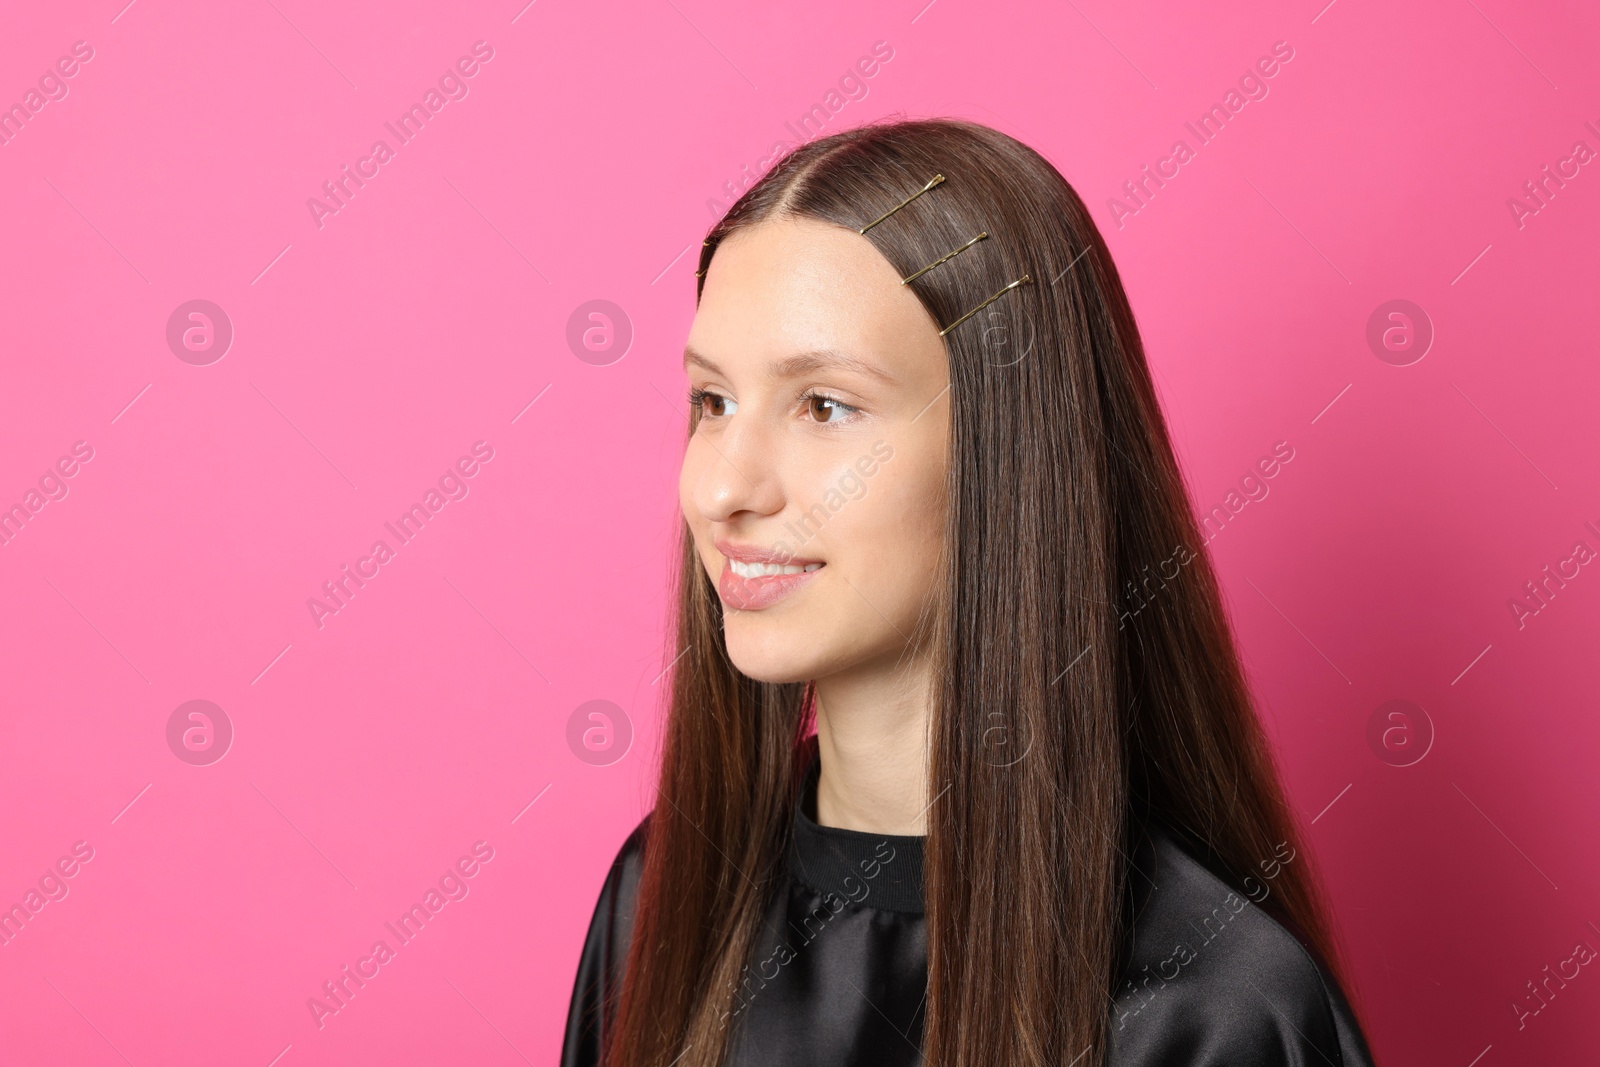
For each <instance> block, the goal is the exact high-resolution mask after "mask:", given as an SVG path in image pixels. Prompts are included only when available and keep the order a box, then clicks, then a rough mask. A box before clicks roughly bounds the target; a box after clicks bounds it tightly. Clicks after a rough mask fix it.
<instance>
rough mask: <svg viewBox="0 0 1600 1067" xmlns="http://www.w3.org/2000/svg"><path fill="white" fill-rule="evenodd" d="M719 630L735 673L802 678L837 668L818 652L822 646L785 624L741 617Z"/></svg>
mask: <svg viewBox="0 0 1600 1067" xmlns="http://www.w3.org/2000/svg"><path fill="white" fill-rule="evenodd" d="M758 631H764V632H758ZM723 633H724V638H725V640H726V641H727V644H728V658H729V659H731V660H732V661H733V665H734V666H735V667H737V668H739V673H741V674H743V675H744V676H745V677H747V678H754V679H755V680H756V681H758V682H769V683H772V684H774V685H781V684H783V683H786V682H806V681H810V680H811V679H813V678H816V677H818V676H819V675H825V674H831V673H832V672H833V671H834V670H835V669H837V667H836V665H834V664H833V663H832V657H829V656H827V655H818V653H819V652H823V651H824V650H822V649H818V648H817V647H816V642H815V641H814V640H813V639H811V638H809V637H807V636H804V635H802V634H799V633H795V632H792V631H791V630H790V628H789V627H771V628H770V629H769V628H767V627H764V626H762V625H761V624H760V623H759V622H756V621H754V620H741V621H736V622H733V623H731V624H729V625H727V626H726V627H725V629H724V631H723Z"/></svg>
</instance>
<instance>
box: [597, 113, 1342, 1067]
mask: <svg viewBox="0 0 1600 1067" xmlns="http://www.w3.org/2000/svg"><path fill="white" fill-rule="evenodd" d="M935 174H943V175H944V176H945V178H946V181H945V182H944V183H943V184H941V185H940V186H938V187H937V188H935V189H933V190H931V191H929V192H928V193H927V194H925V195H923V196H920V197H917V198H916V199H915V200H913V201H912V202H911V203H909V204H907V205H906V206H905V207H904V208H903V209H902V210H900V211H897V212H895V213H894V214H893V215H892V216H891V217H890V218H889V219H887V220H886V221H884V222H883V223H882V224H881V225H876V226H873V227H872V228H870V229H869V230H868V231H867V234H866V238H867V239H868V240H870V241H871V242H872V243H873V244H874V246H876V248H877V249H878V251H879V252H881V253H882V254H883V256H884V257H885V258H886V259H887V260H888V261H889V263H890V264H892V265H893V266H894V267H895V269H896V270H898V271H899V272H900V275H901V276H902V277H905V276H906V275H909V274H911V273H912V272H914V271H916V270H919V269H920V268H922V267H923V266H925V265H927V264H929V263H931V262H933V261H934V260H935V259H937V258H939V257H940V256H943V255H945V254H946V253H947V252H949V251H951V250H952V249H955V248H957V247H959V246H961V245H962V244H964V243H965V242H967V241H968V240H969V239H970V238H972V237H974V236H975V235H977V234H978V233H979V232H982V231H987V232H988V234H989V239H987V240H983V241H980V242H978V243H977V244H976V245H975V246H973V247H972V248H970V249H968V250H967V251H965V252H964V253H963V254H962V255H960V256H958V257H955V258H954V259H953V260H951V261H950V262H948V263H946V264H944V265H943V266H941V267H940V268H939V269H937V270H933V271H929V272H928V273H926V274H923V275H922V276H921V277H919V278H918V279H916V280H915V281H914V282H912V283H911V288H912V289H913V291H914V292H915V293H916V295H917V297H918V298H919V299H920V300H921V301H922V303H923V305H924V306H925V307H926V308H927V310H928V312H929V313H930V315H931V316H932V317H933V319H934V321H935V322H937V323H939V324H941V325H943V324H947V323H952V322H954V321H955V320H956V319H958V318H959V317H960V316H962V315H963V314H965V313H966V312H967V311H968V310H970V309H972V308H974V307H976V306H978V305H979V304H980V303H981V302H982V301H984V300H985V299H987V298H988V297H990V296H992V295H993V294H994V293H996V292H997V291H998V290H1000V289H1001V288H1002V287H1004V286H1005V285H1007V284H1008V283H1010V282H1012V281H1013V280H1015V279H1017V278H1019V277H1021V276H1023V275H1028V276H1029V277H1030V278H1031V282H1030V283H1029V284H1024V285H1022V286H1020V287H1018V288H1017V289H1015V290H1013V291H1010V292H1008V293H1007V294H1006V295H1005V296H1004V297H1003V298H1001V299H1000V300H998V301H996V302H995V303H993V304H991V305H990V306H989V307H988V308H986V309H984V311H983V312H981V313H980V314H979V315H977V316H974V319H975V320H976V321H968V322H965V323H963V324H962V325H960V326H958V327H957V328H955V329H953V330H951V331H950V333H949V334H947V335H946V336H945V343H946V345H947V346H948V354H949V373H950V383H951V384H950V390H949V394H948V402H949V407H948V412H949V414H948V418H949V452H948V455H949V457H950V464H949V475H948V489H949V493H948V501H949V504H948V511H947V519H946V524H945V530H944V536H945V550H944V553H943V566H942V578H941V584H940V588H939V591H938V594H937V596H936V598H935V603H934V604H932V605H930V608H929V611H928V613H927V619H928V624H929V629H928V630H927V631H926V632H927V633H929V634H930V635H931V638H930V640H929V642H928V647H929V649H930V657H931V659H932V661H933V672H934V677H935V678H936V679H938V681H937V683H936V689H935V693H934V703H933V706H932V708H931V711H930V715H931V724H930V731H931V737H930V743H931V765H930V767H929V782H930V793H932V794H934V796H933V798H932V800H933V802H932V805H931V807H930V808H929V809H928V835H927V843H926V859H925V874H924V895H925V900H926V914H927V923H928V925H927V930H928V990H927V1020H926V1025H925V1028H924V1037H923V1051H924V1062H926V1063H928V1064H930V1065H937V1067H977V1065H979V1064H999V1063H1004V1064H1026V1065H1039V1067H1042V1065H1045V1064H1050V1065H1056V1064H1063V1063H1069V1062H1074V1061H1076V1062H1077V1063H1080V1064H1083V1065H1085V1067H1089V1065H1098V1064H1100V1063H1101V1062H1102V1061H1103V1059H1104V1056H1105V1052H1106V1048H1107V1042H1108V1029H1107V1022H1108V1020H1109V1017H1110V1004H1109V998H1110V997H1111V996H1112V995H1113V994H1114V992H1115V990H1116V986H1117V984H1118V969H1119V967H1120V966H1121V959H1122V956H1121V953H1122V950H1123V947H1124V938H1125V936H1126V918H1125V914H1124V904H1125V896H1124V893H1125V888H1126V884H1127V882H1126V879H1127V875H1128V869H1127V865H1128V862H1129V861H1128V859H1127V855H1128V853H1129V851H1130V849H1131V847H1132V840H1133V834H1134V833H1135V830H1136V827H1137V826H1138V824H1139V822H1140V821H1141V820H1143V819H1146V818H1154V819H1159V820H1160V821H1161V822H1163V823H1164V824H1165V825H1167V826H1169V827H1172V828H1174V829H1176V830H1178V831H1179V832H1180V833H1184V834H1186V835H1187V836H1188V837H1189V838H1191V839H1192V840H1193V841H1195V842H1198V843H1199V844H1200V845H1201V846H1202V847H1204V848H1206V849H1208V850H1209V854H1210V855H1211V856H1212V859H1213V861H1216V862H1220V865H1221V867H1222V868H1223V869H1224V871H1225V872H1226V874H1227V875H1228V876H1231V880H1232V881H1233V882H1234V884H1235V885H1241V884H1245V883H1244V878H1245V876H1246V875H1249V874H1255V875H1257V876H1258V877H1259V876H1260V871H1261V870H1263V869H1265V865H1266V864H1267V863H1268V862H1269V861H1271V860H1272V859H1273V857H1274V856H1275V855H1276V856H1279V857H1281V856H1282V853H1281V852H1280V851H1278V850H1279V849H1281V848H1282V847H1283V845H1284V844H1285V843H1288V844H1289V845H1290V846H1291V847H1295V849H1296V852H1295V855H1296V859H1295V861H1294V862H1292V863H1289V864H1286V865H1284V866H1282V867H1281V869H1278V870H1277V871H1276V872H1275V873H1276V877H1275V878H1274V880H1273V886H1272V892H1271V893H1270V895H1269V896H1268V897H1267V898H1266V899H1265V901H1264V903H1263V906H1264V907H1265V908H1266V909H1267V911H1268V912H1269V913H1270V914H1272V915H1274V917H1276V918H1278V919H1280V920H1281V921H1283V922H1285V924H1286V925H1289V926H1290V927H1291V928H1292V929H1294V930H1296V931H1297V932H1298V933H1299V934H1300V936H1301V938H1302V939H1303V940H1304V941H1305V942H1306V943H1307V944H1308V946H1309V947H1310V948H1312V950H1313V951H1314V952H1315V953H1316V954H1317V955H1318V956H1319V957H1320V958H1321V960H1322V961H1323V963H1324V965H1325V966H1327V967H1328V968H1329V970H1330V972H1331V973H1332V974H1333V975H1334V976H1335V978H1336V979H1337V978H1338V976H1339V975H1340V974H1341V973H1342V968H1341V967H1340V964H1339V959H1338V955H1337V952H1336V948H1335V942H1334V939H1333V937H1332V932H1331V928H1330V925H1329V924H1328V922H1327V921H1326V919H1325V907H1324V905H1323V904H1322V903H1321V897H1320V892H1319V890H1318V888H1317V881H1316V877H1315V871H1314V869H1313V867H1312V865H1311V863H1310V856H1309V855H1308V854H1307V853H1306V850H1305V849H1304V848H1303V847H1302V846H1301V843H1300V840H1299V836H1298V834H1297V831H1296V828H1295V822H1294V819H1293V817H1292V816H1291V814H1290V812H1289V809H1288V806H1287V804H1286V802H1285V800H1284V797H1283V793H1282V790H1281V787H1280V785H1279V783H1278V780H1277V775H1276V771H1275V769H1274V766H1273V762H1272V758H1271V755H1270V752H1269V750H1268V746H1267V743H1266V740H1265V737H1264V735H1263V732H1262V730H1261V727H1260V725H1259V723H1258V721H1257V719H1256V717H1255V713H1254V711H1253V708H1252V705H1251V698H1250V695H1249V692H1248V689H1247V685H1246V682H1245V679H1244V676H1243V672H1242V670H1241V667H1240V665H1239V659H1238V655H1237V652H1236V650H1235V647H1234V643H1233V637H1232V634H1231V632H1230V630H1229V625H1228V621H1227V618H1226V616H1225V614H1224V612H1223V608H1222V603H1221V598H1220V596H1219V594H1218V588H1217V582H1216V578H1215V576H1214V574H1213V572H1212V570H1211V567H1210V565H1209V562H1208V559H1207V557H1206V554H1205V552H1204V550H1203V548H1202V547H1201V546H1202V544H1203V538H1202V536H1201V533H1200V530H1199V528H1198V526H1197V524H1196V521H1195V518H1194V514H1193V512H1192V511H1191V510H1190V507H1189V502H1188V498H1187V495H1186V493H1185V489H1184V484H1183V481H1182V478H1181V476H1180V473H1179V469H1178V466H1177V463H1176V461H1175V459H1174V456H1173V450H1172V445H1171V441H1170V440H1169V438H1168V435H1167V430H1166V426H1165V423H1164V421H1163V418H1162V414H1161V411H1160V409H1159V407H1158V405H1157V401H1156V396H1155V392H1154V390H1153V388H1152V386H1151V381H1150V374H1149V370H1148V368H1147V366H1146V364H1145V358H1144V350H1143V347H1142V344H1141V342H1140V339H1139V333H1138V329H1137V327H1136V326H1135V323H1134V319H1133V313H1132V310H1131V309H1130V307H1129V305H1128V300H1127V297H1126V295H1125V294H1124V292H1123V289H1122V283H1121V281H1120V279H1119V278H1118V275H1117V271H1116V268H1115V267H1114V266H1113V264H1112V261H1111V257H1110V255H1109V254H1108V252H1107V250H1106V246H1105V243H1104V241H1103V240H1102V239H1101V236H1100V234H1099V232H1098V230H1096V228H1095V226H1094V224H1093V222H1092V221H1091V219H1090V217H1089V213H1088V211H1087V209H1086V208H1085V207H1084V205H1083V202H1082V201H1081V200H1080V199H1079V198H1078V196H1077V194H1076V193H1075V192H1074V191H1073V189H1072V188H1071V186H1069V185H1068V184H1067V182H1066V180H1065V179H1064V178H1063V177H1062V176H1061V175H1060V173H1058V172H1057V171H1056V169H1055V168H1054V167H1052V166H1051V165H1050V163H1049V162H1048V161H1046V160H1045V159H1044V158H1043V157H1042V156H1040V155H1039V154H1038V153H1037V152H1035V151H1034V150H1033V149H1031V148H1029V147H1027V146H1026V145H1023V144H1022V143H1020V142H1018V141H1017V140H1015V139H1013V138H1011V137H1009V136H1007V135H1005V134H1003V133H1000V132H998V131H996V130H992V129H989V128H987V127H984V126H981V125H977V124H975V123H970V122H964V121H958V120H950V119H929V120H919V121H893V122H882V123H876V124H871V125H867V126H864V127H861V128H857V129H853V130H848V131H844V132H841V133H838V134H834V135H832V136H829V137H824V138H821V139H818V140H815V141H812V142H809V143H807V144H805V145H802V146H800V147H799V148H797V149H795V150H794V151H792V152H791V153H790V154H789V155H787V156H786V157H785V158H783V159H782V160H781V161H780V162H779V163H778V164H776V165H775V166H774V167H773V169H772V170H771V171H769V172H768V173H767V174H766V175H765V176H764V177H763V178H762V179H761V180H760V181H759V182H757V183H756V184H755V185H754V186H753V187H751V188H750V190H749V191H748V192H746V193H745V194H744V195H743V196H742V197H741V198H740V199H739V201H738V202H737V203H735V204H734V205H733V207H732V208H731V209H729V211H728V213H727V215H726V216H725V217H724V218H723V219H722V220H721V221H719V222H718V223H717V224H716V225H715V226H714V227H713V228H712V230H711V232H710V234H709V236H708V237H707V239H706V241H705V244H704V247H703V248H702V250H701V255H700V269H701V271H702V272H704V271H705V270H706V269H707V267H708V266H709V264H710V263H711V257H712V256H713V255H714V254H715V252H716V248H717V245H718V244H719V243H720V242H721V241H722V240H723V239H724V238H726V237H727V236H728V235H729V234H730V233H732V232H734V231H735V230H738V229H741V228H743V227H746V226H752V225H755V224H758V223H760V222H762V221H765V220H768V219H776V218H783V217H794V216H798V217H805V218H810V219H817V220H821V221H824V222H829V223H834V224H837V225H840V226H847V227H849V228H851V229H860V228H861V227H863V226H866V225H867V224H868V223H870V222H872V221H873V220H875V219H877V218H879V217H880V216H882V215H884V214H885V213H886V212H888V211H890V209H891V208H894V207H895V206H896V205H897V204H901V203H902V202H903V201H905V200H906V199H907V198H908V197H911V196H912V194H914V193H916V192H917V191H918V190H919V189H922V188H923V187H924V186H925V185H926V184H927V182H928V181H929V180H930V179H931V178H932V177H933V176H934V175H935ZM703 284H704V279H703V275H702V279H701V285H702V286H703ZM698 297H699V290H698V289H697V291H696V299H697V300H698ZM935 410H936V411H937V409H935ZM691 432H692V429H691ZM681 536H682V552H681V556H680V575H679V579H680V580H679V589H680V594H679V598H678V605H677V611H676V622H675V626H674V630H675V632H674V633H673V634H672V637H673V638H674V644H673V646H672V647H673V648H674V649H675V651H674V654H675V655H676V654H677V652H676V650H682V654H681V656H680V657H679V658H678V659H677V661H676V663H675V665H674V666H673V668H672V689H671V692H672V696H671V706H670V709H669V715H668V719H667V723H666V729H665V733H664V737H663V741H662V752H661V772H660V779H659V783H658V792H657V802H656V805H655V808H654V810H653V812H652V814H651V815H650V817H649V826H648V830H647V834H646V841H645V849H644V861H643V871H642V875H641V881H640V886H639V891H638V898H637V905H636V910H635V914H634V920H633V922H634V925H633V933H632V938H631V942H630V945H629V948H628V952H627V957H626V964H625V974H624V977H623V981H622V983H621V993H620V996H619V998H618V1003H617V1004H616V1006H615V1007H616V1021H615V1026H614V1027H609V1028H606V1029H607V1030H609V1034H608V1040H607V1047H606V1050H605V1053H606V1058H605V1062H606V1063H607V1064H611V1065H615V1067H645V1065H652V1067H660V1065H665V1064H668V1063H674V1062H675V1063H676V1064H678V1065H680V1067H717V1065H719V1064H720V1063H721V1062H722V1061H723V1059H724V1058H725V1056H726V1055H727V1051H728V1048H729V1047H730V1042H729V1038H730V1036H731V1030H732V1026H731V1024H730V1022H729V1018H728V1016H729V1013H730V1011H731V1010H732V1006H733V1002H734V996H735V993H736V991H737V987H738V984H739V982H740V979H741V976H742V972H743V971H744V969H745V966H746V964H747V962H748V960H749V959H750V956H751V952H752V950H753V947H754V945H753V943H754V939H755V936H756V933H757V928H758V925H759V922H760V919H761V916H762V914H763V912H764V911H765V909H766V907H767V905H768V903H769V899H770V897H771V895H772V893H773V892H774V891H775V890H776V888H777V886H778V880H779V879H780V878H781V877H782V875H783V857H784V850H785V848H786V846H787V842H788V837H789V831H790V826H791V820H792V818H793V813H794V805H795V803H796V802H797V793H798V788H799V784H800V781H799V778H800V771H801V769H802V767H801V764H800V763H799V754H800V752H801V745H802V743H803V742H804V739H805V738H806V736H807V735H808V733H809V731H810V729H811V728H812V724H813V722H814V703H813V700H812V694H811V692H810V690H809V687H808V686H806V685H803V684H799V683H793V684H768V683H763V682H759V681H755V680H752V679H750V678H748V677H746V676H744V675H742V674H741V673H740V672H739V671H738V669H737V668H736V667H735V666H734V665H733V663H732V662H731V661H730V659H729V658H728V653H727V648H726V646H725V644H724V642H723V633H722V618H721V615H722V613H721V608H720V605H719V603H718V600H717V594H716V589H715V586H714V584H713V582H712V579H711V578H710V577H709V576H708V575H707V574H706V572H705V569H704V567H703V566H702V565H701V564H700V561H699V559H698V557H697V555H696V553H695V550H694V544H693V540H692V537H691V536H690V534H689V530H688V526H687V524H686V523H685V524H684V526H683V527H682V532H681ZM1174 567H1175V568H1177V569H1176V571H1175V572H1174V571H1173V570H1172V569H1173V568H1174ZM680 1056H681V1058H680ZM1080 1057H1081V1058H1080Z"/></svg>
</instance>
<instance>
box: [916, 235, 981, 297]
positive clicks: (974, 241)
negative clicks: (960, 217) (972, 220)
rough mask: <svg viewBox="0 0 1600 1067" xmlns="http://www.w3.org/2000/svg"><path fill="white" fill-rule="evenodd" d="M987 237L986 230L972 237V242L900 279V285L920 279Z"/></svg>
mask: <svg viewBox="0 0 1600 1067" xmlns="http://www.w3.org/2000/svg"><path fill="white" fill-rule="evenodd" d="M987 236H989V231H988V230H984V231H983V232H982V233H980V234H978V236H976V237H974V238H973V239H972V240H970V241H968V242H967V243H966V244H964V245H962V246H961V247H960V248H958V249H956V250H955V251H954V252H947V253H945V254H944V255H942V256H940V257H939V258H938V259H936V260H934V261H933V262H932V263H929V264H928V265H927V266H926V267H923V268H922V269H921V270H919V271H917V273H915V274H913V275H911V276H910V277H907V278H901V279H900V284H901V285H904V284H906V282H909V281H911V280H912V279H913V278H920V277H921V276H922V275H924V274H926V273H928V272H929V271H930V270H932V269H933V268H935V267H937V266H938V265H939V264H941V263H945V262H947V261H949V260H952V259H954V258H955V257H957V256H959V255H960V254H961V253H963V252H965V251H966V250H967V249H969V248H971V247H972V246H973V245H975V244H977V243H978V242H979V241H981V240H983V239H984V238H985V237H987Z"/></svg>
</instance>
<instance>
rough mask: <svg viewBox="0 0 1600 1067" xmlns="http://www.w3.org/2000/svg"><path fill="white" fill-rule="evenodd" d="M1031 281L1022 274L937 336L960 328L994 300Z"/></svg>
mask: <svg viewBox="0 0 1600 1067" xmlns="http://www.w3.org/2000/svg"><path fill="white" fill-rule="evenodd" d="M1031 281H1033V279H1032V278H1031V277H1029V276H1028V275H1026V274H1024V275H1023V276H1022V277H1020V278H1018V279H1017V280H1016V281H1014V282H1012V283H1011V284H1010V285H1008V286H1006V287H1005V288H1004V289H1001V290H1000V291H999V292H998V293H996V294H994V295H993V296H991V297H990V298H989V299H987V300H985V301H984V302H983V303H981V304H979V305H978V306H977V307H975V308H973V309H972V310H971V311H969V312H967V313H966V314H965V315H963V316H961V317H960V318H959V319H957V320H956V321H954V322H952V323H951V324H950V325H948V326H946V327H945V328H944V329H942V330H940V331H939V336H940V337H943V336H944V335H945V334H947V333H949V332H950V331H951V330H953V329H955V328H956V327H957V326H960V325H961V324H962V323H963V322H966V321H967V320H968V319H970V318H972V316H974V315H976V314H977V313H978V312H980V311H982V310H983V309H984V308H986V307H988V306H989V305H990V304H992V303H994V302H995V301H996V300H999V299H1000V298H1001V297H1002V296H1005V295H1006V294H1007V293H1009V292H1010V291H1011V290H1013V289H1015V288H1016V287H1017V286H1019V285H1022V284H1024V283H1026V282H1031Z"/></svg>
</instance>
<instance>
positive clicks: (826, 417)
mask: <svg viewBox="0 0 1600 1067" xmlns="http://www.w3.org/2000/svg"><path fill="white" fill-rule="evenodd" d="M802 399H804V400H805V402H806V411H807V413H808V414H810V415H811V416H812V418H814V419H816V421H818V422H821V423H835V422H844V421H845V420H846V419H848V418H849V417H850V416H851V415H853V414H855V412H856V409H855V408H853V407H851V406H850V405H849V404H846V403H845V402H844V401H842V400H835V399H834V398H833V397H831V396H826V395H824V394H822V393H807V394H806V395H805V396H804V397H803V398H802Z"/></svg>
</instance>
